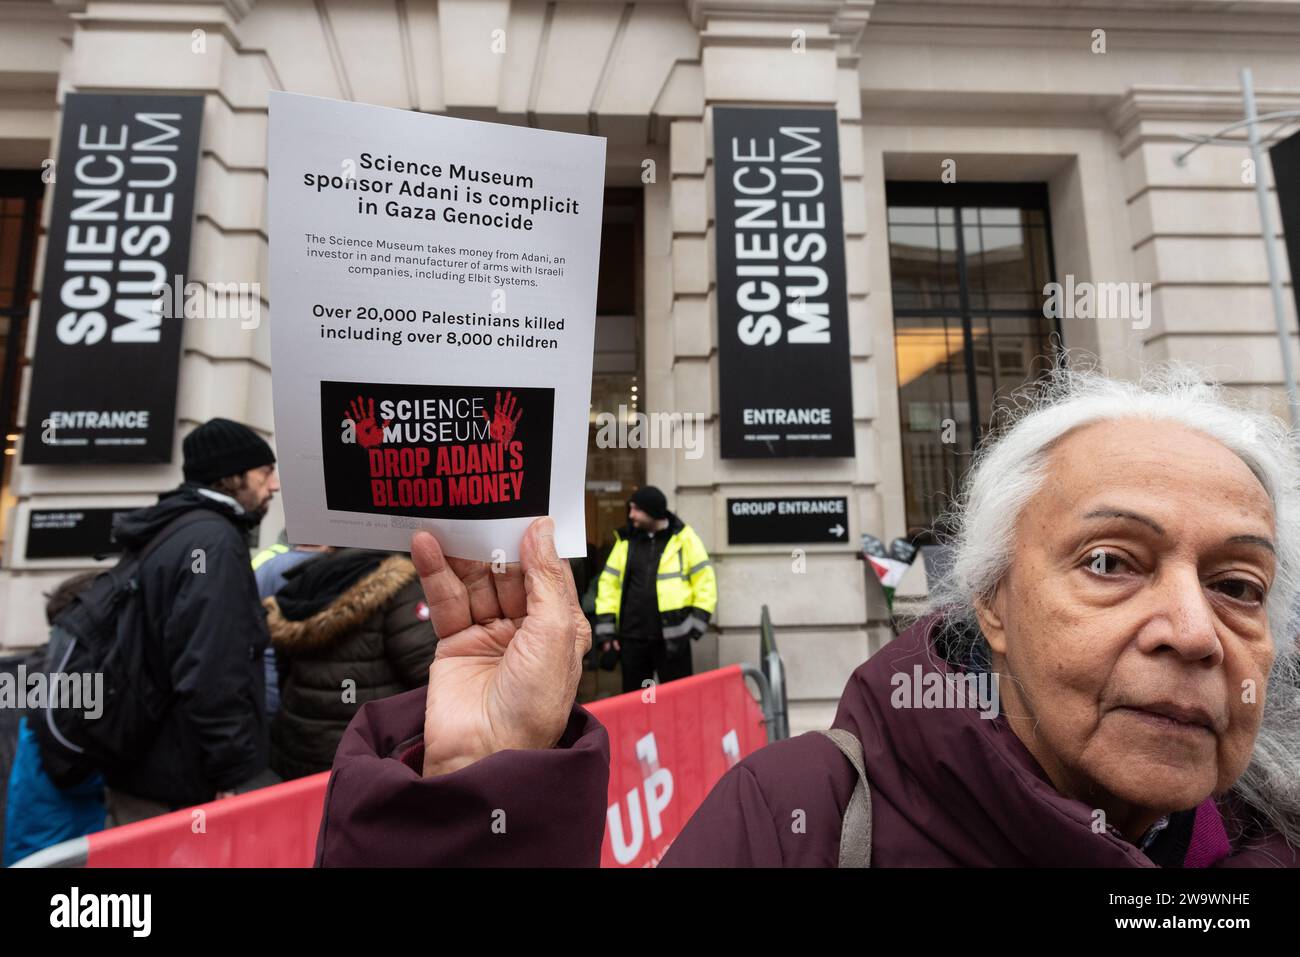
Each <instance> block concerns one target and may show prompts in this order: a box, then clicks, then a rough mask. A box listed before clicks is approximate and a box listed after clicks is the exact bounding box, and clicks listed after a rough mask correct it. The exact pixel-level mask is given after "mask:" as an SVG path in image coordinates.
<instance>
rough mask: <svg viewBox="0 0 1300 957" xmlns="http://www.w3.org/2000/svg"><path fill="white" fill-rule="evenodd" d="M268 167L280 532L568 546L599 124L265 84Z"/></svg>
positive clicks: (357, 541)
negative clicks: (535, 531) (442, 109)
mask: <svg viewBox="0 0 1300 957" xmlns="http://www.w3.org/2000/svg"><path fill="white" fill-rule="evenodd" d="M268 163H269V180H270V182H269V193H268V197H269V198H268V232H269V235H270V246H271V252H270V257H271V259H270V267H271V268H270V273H271V289H270V297H271V353H272V360H273V361H272V384H273V389H274V394H275V438H276V444H277V452H278V455H279V466H280V473H281V485H282V489H283V492H282V494H283V498H284V509H285V518H286V523H287V526H288V535H289V538H290V540H291V541H294V542H302V543H311V544H321V545H354V546H362V547H367V548H385V549H394V550H405V549H407V548H408V547H409V544H410V536H411V532H412V530H414V529H419V528H424V529H428V530H429V531H431V532H433V533H434V534H435V535H436V536H437V538H438V540H439V542H441V543H442V546H443V549H444V550H445V551H446V552H447V553H448V554H449V555H455V556H457V557H461V558H472V559H478V560H481V561H516V560H517V559H518V551H519V540H520V538H521V536H522V535H523V532H524V530H525V529H526V528H527V527H528V525H529V524H530V523H531V522H532V521H533V520H534V519H535V518H536V517H537V516H540V515H548V514H549V515H551V516H553V517H554V519H555V524H556V547H557V548H558V550H559V553H560V555H562V556H566V557H567V556H575V555H585V554H586V550H587V545H586V533H585V520H584V514H583V479H584V474H585V471H586V461H587V431H588V413H589V409H590V401H591V361H592V345H593V338H594V334H595V312H596V274H597V266H598V262H599V255H600V224H601V213H602V204H603V191H604V171H605V141H604V139H602V138H600V137H593V136H579V135H575V134H570V133H555V132H550V131H547V130H536V129H529V128H525V127H516V126H506V125H502V124H496V123H480V122H475V121H471V120H459V119H453V118H450V117H444V116H430V115H427V114H422V113H414V112H408V111H405V110H396V109H388V108H385V107H376V106H364V105H360V104H356V103H346V102H340V101H337V100H329V99H322V98H320V97H312V96H300V95H296V94H291V93H278V92H274V93H272V94H271V101H270V125H269V132H268Z"/></svg>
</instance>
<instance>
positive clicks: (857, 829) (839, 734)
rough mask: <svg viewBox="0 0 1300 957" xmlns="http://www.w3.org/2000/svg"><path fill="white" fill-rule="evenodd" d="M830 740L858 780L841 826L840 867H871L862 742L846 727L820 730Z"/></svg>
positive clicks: (868, 806)
mask: <svg viewBox="0 0 1300 957" xmlns="http://www.w3.org/2000/svg"><path fill="white" fill-rule="evenodd" d="M818 734H824V735H826V737H828V738H830V739H831V742H832V743H833V744H834V745H835V747H837V748H839V749H840V751H841V752H842V753H843V754H844V756H845V757H846V758H848V759H849V763H850V764H851V765H853V770H854V772H855V773H856V776H857V781H856V783H855V784H854V786H853V796H852V797H851V798H849V806H848V807H847V808H845V810H844V822H843V824H842V825H841V827H840V862H839V866H840V867H870V866H871V791H870V790H869V789H868V787H867V769H866V767H865V765H864V763H863V759H862V742H861V741H859V740H858V738H857V735H855V734H854V733H853V732H852V731H845V730H844V729H843V728H831V729H830V730H828V731H819V732H818Z"/></svg>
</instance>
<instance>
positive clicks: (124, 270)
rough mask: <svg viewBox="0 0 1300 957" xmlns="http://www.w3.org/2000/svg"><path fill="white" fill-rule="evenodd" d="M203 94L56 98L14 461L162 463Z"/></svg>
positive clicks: (170, 431) (172, 402)
mask: <svg viewBox="0 0 1300 957" xmlns="http://www.w3.org/2000/svg"><path fill="white" fill-rule="evenodd" d="M202 117H203V97H201V96H128V95H117V94H109V95H101V94H85V93H69V94H68V95H67V96H66V97H65V98H64V102H63V124H62V127H61V131H60V134H59V155H58V162H57V164H56V166H55V167H54V174H55V179H54V206H53V209H52V210H51V215H50V229H49V233H48V237H49V238H48V241H47V245H46V250H45V276H44V281H43V283H42V284H41V299H40V317H39V321H38V324H37V329H36V353H35V357H34V359H33V363H32V384H31V393H30V396H29V399H28V405H27V422H26V432H25V435H24V437H23V464H25V465H60V464H62V465H71V464H80V463H87V462H139V463H149V462H154V463H157V462H170V461H171V459H172V439H173V436H174V432H175V427H176V384H177V373H178V369H179V365H180V348H181V323H180V319H179V318H177V319H170V318H166V314H167V313H168V312H169V310H168V309H167V307H166V302H165V298H164V297H162V296H160V292H163V291H165V290H169V289H171V288H172V286H173V285H174V284H177V283H178V277H180V283H179V284H182V285H183V283H184V279H183V276H184V273H185V271H186V270H187V269H188V267H189V255H190V231H191V226H192V223H193V219H194V182H195V173H196V167H197V164H198V153H199V125H200V122H201V120H202Z"/></svg>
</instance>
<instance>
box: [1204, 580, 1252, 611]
mask: <svg viewBox="0 0 1300 957" xmlns="http://www.w3.org/2000/svg"><path fill="white" fill-rule="evenodd" d="M1211 587H1213V588H1216V589H1218V590H1219V591H1220V592H1221V593H1223V594H1224V595H1227V596H1228V597H1229V598H1231V599H1233V600H1235V601H1242V602H1247V603H1248V604H1252V605H1257V604H1259V603H1261V602H1262V601H1263V600H1264V589H1262V588H1260V587H1259V586H1258V585H1256V584H1255V583H1254V582H1252V581H1247V580H1246V579H1244V578H1229V579H1227V580H1225V581H1220V582H1215V583H1214V584H1213V585H1212V586H1211Z"/></svg>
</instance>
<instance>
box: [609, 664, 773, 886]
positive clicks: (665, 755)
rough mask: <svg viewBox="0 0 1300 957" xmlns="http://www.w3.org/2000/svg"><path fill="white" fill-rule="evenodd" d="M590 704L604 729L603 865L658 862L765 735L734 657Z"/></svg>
mask: <svg viewBox="0 0 1300 957" xmlns="http://www.w3.org/2000/svg"><path fill="white" fill-rule="evenodd" d="M652 691H653V695H651V692H652ZM587 708H588V710H590V711H591V713H592V714H594V715H595V716H596V717H597V718H599V719H600V722H601V723H602V724H603V725H604V726H605V727H606V729H608V731H609V748H610V762H609V764H610V767H609V811H608V814H607V816H606V818H605V840H604V843H603V844H602V845H601V849H600V865H601V867H652V866H654V865H655V864H658V863H659V860H660V859H661V858H662V857H663V855H664V852H665V851H667V850H668V845H669V844H671V843H672V842H673V839H674V838H675V837H677V835H678V834H679V833H680V832H681V830H682V828H683V827H685V826H686V822H687V821H688V820H690V817H691V815H692V814H694V813H695V809H696V808H698V807H699V806H700V803H701V802H702V801H703V800H704V797H705V795H706V794H708V793H709V790H710V789H711V788H712V787H713V785H714V784H715V783H716V782H717V780H718V778H720V777H722V775H723V774H724V773H725V772H726V771H727V769H728V768H730V767H731V766H732V765H733V764H735V763H736V762H737V761H739V760H740V759H741V758H743V757H745V755H747V754H749V753H750V752H751V751H756V750H757V749H758V748H761V747H762V746H763V745H765V744H766V743H767V728H766V726H765V725H764V724H763V712H762V710H761V709H760V708H759V706H758V705H757V704H756V703H755V701H754V699H753V697H752V696H751V695H750V693H749V689H748V688H747V687H746V686H745V679H744V677H743V675H742V674H741V671H740V666H739V665H732V666H731V667H729V668H721V669H719V670H717V671H706V672H704V673H703V674H699V675H694V676H692V677H690V678H683V679H681V680H680V681H672V682H669V683H668V684H664V685H657V686H655V687H653V688H647V689H646V690H645V691H640V692H636V691H634V692H631V693H630V694H625V695H619V696H618V697H617V698H606V699H604V700H603V701H597V702H595V703H594V704H591V705H588V706H587Z"/></svg>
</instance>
